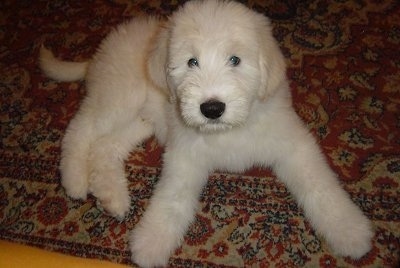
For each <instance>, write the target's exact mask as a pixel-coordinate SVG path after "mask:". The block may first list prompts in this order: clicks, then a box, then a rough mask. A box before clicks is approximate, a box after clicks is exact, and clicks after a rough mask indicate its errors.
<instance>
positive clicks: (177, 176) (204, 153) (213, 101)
mask: <svg viewBox="0 0 400 268" xmlns="http://www.w3.org/2000/svg"><path fill="white" fill-rule="evenodd" d="M41 67H42V69H43V70H44V72H45V73H46V74H47V75H48V76H49V77H52V78H54V79H57V80H61V81H72V80H77V79H82V78H85V79H86V81H87V96H86V98H85V99H84V100H83V103H82V105H81V108H80V110H79V112H78V113H77V115H76V116H75V118H73V120H72V121H71V123H70V124H69V126H68V129H67V132H66V134H65V137H64V139H63V143H62V159H61V167H60V168H61V173H62V185H63V186H64V187H65V190H66V192H67V194H68V195H69V196H71V197H72V198H80V199H85V198H86V195H87V194H88V193H91V194H93V195H94V196H96V197H97V198H98V200H99V202H100V203H101V205H102V206H103V207H104V208H105V209H106V210H107V211H108V212H109V213H110V214H112V215H114V216H117V217H124V215H125V214H126V213H127V212H128V211H129V209H130V197H129V192H128V187H127V179H126V177H125V174H124V166H123V164H124V162H123V161H124V159H126V158H127V156H128V153H129V152H130V151H131V150H132V149H134V148H135V146H136V145H137V144H138V143H141V142H142V141H143V140H144V139H146V138H148V137H150V136H151V135H155V136H156V137H157V138H158V140H159V141H160V143H162V144H164V145H165V153H164V156H163V157H164V158H163V160H164V167H163V171H162V175H161V179H160V182H159V183H158V185H157V186H156V189H155V191H154V196H153V197H152V198H151V201H150V204H149V206H148V207H147V210H146V212H145V214H144V215H143V218H142V219H141V221H140V222H139V223H138V225H137V226H136V227H135V229H134V230H133V232H132V234H131V239H130V247H131V251H132V259H133V261H134V262H136V263H138V264H139V265H141V266H146V267H148V266H160V265H166V264H167V262H168V259H169V256H170V255H171V254H172V253H173V251H174V250H175V249H176V248H177V247H179V246H180V244H181V242H182V240H183V237H184V235H185V232H186V230H187V229H188V227H189V225H190V224H191V222H192V221H193V220H194V216H195V213H196V207H197V205H198V197H199V195H200V192H201V191H202V188H203V186H204V185H205V184H206V181H207V177H208V175H209V174H210V172H212V171H213V170H215V169H219V170H229V171H234V172H241V171H244V170H245V169H247V168H250V167H252V166H254V165H258V166H262V167H266V166H271V167H272V168H273V170H274V172H275V173H276V174H277V176H278V177H279V178H280V179H281V180H282V181H283V182H284V183H285V184H286V186H287V187H288V189H289V190H290V191H291V193H292V194H293V195H294V197H295V198H296V200H297V202H298V203H299V204H300V206H301V207H302V208H303V209H304V213H305V215H306V216H307V218H308V220H309V221H310V222H311V224H312V226H313V227H314V228H315V230H317V231H318V233H320V234H322V235H323V236H324V237H325V239H326V241H327V242H328V243H329V244H330V246H331V247H332V248H333V250H334V251H335V252H336V253H337V254H340V255H346V256H350V257H353V258H360V257H361V256H362V255H364V254H365V253H366V252H368V251H369V250H370V248H371V238H372V236H373V232H372V230H371V226H370V222H369V221H368V219H367V218H366V217H365V216H364V215H363V213H362V212H361V211H360V209H359V208H358V207H357V206H356V205H355V204H353V203H352V201H351V200H350V198H349V196H348V195H347V193H346V192H345V191H344V190H343V189H342V188H341V186H340V184H339V182H338V180H337V178H336V175H335V174H334V173H333V172H332V171H331V169H330V168H329V166H328V164H327V163H326V161H325V160H324V157H323V155H322V154H321V151H320V150H319V148H318V146H317V145H316V143H315V141H314V139H313V137H312V135H310V134H309V132H308V131H307V129H306V127H305V126H304V125H303V123H302V122H301V120H300V119H299V117H298V116H297V115H296V113H295V112H294V110H293V108H292V105H291V96H290V92H289V88H288V82H287V80H286V76H285V64H284V59H283V56H282V54H281V52H280V50H279V48H278V45H277V43H276V41H275V40H274V38H273V36H272V33H271V26H270V22H269V20H268V19H267V18H265V17H264V16H262V15H261V14H257V13H255V12H253V11H251V10H250V9H248V8H246V7H245V6H243V5H241V4H239V3H235V2H227V1H211V0H210V1H194V2H189V3H187V4H185V5H184V6H183V7H182V8H180V9H179V10H178V11H177V12H175V13H174V14H173V15H172V16H171V17H170V18H169V20H167V21H160V20H158V19H155V18H147V19H133V20H132V21H130V22H128V23H126V24H123V25H120V26H119V27H118V28H117V29H116V30H114V31H112V32H111V33H110V34H109V35H108V37H107V38H106V39H105V40H104V41H103V42H102V44H101V46H100V49H99V50H98V52H97V53H96V55H95V56H94V57H93V59H92V60H91V61H90V63H89V62H83V63H74V62H65V61H61V60H58V59H56V58H55V57H54V56H53V54H52V53H51V52H50V51H48V50H46V49H45V48H42V50H41Z"/></svg>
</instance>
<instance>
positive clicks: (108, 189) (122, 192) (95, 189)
mask: <svg viewBox="0 0 400 268" xmlns="http://www.w3.org/2000/svg"><path fill="white" fill-rule="evenodd" d="M89 182H90V183H89V190H90V192H91V193H92V194H93V195H94V196H95V197H96V198H97V200H98V205H100V206H101V207H102V208H104V209H105V210H106V211H107V212H108V213H109V214H110V215H111V216H113V217H116V218H118V219H121V220H122V219H123V218H125V215H126V214H127V213H128V212H129V210H130V206H131V198H130V196H129V190H128V185H127V181H126V179H125V174H124V172H123V170H122V168H121V169H120V168H115V169H111V168H110V169H101V170H98V171H92V173H91V175H90V180H89Z"/></svg>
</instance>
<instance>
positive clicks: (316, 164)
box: [274, 122, 373, 259]
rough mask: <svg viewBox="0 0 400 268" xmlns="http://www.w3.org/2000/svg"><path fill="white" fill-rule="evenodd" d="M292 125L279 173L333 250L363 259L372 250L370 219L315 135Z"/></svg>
mask: <svg viewBox="0 0 400 268" xmlns="http://www.w3.org/2000/svg"><path fill="white" fill-rule="evenodd" d="M292 123H293V122H292ZM295 125H297V126H298V128H297V129H295V130H296V131H294V130H293V129H294V127H295ZM291 127H292V131H291V132H286V133H285V134H284V135H282V136H283V137H284V139H285V140H282V143H281V146H280V148H279V153H278V154H277V158H276V160H275V164H274V170H275V172H276V174H277V175H278V177H279V178H280V179H281V180H282V181H283V182H285V184H286V185H287V187H288V188H289V190H290V191H291V193H292V194H293V195H294V196H295V197H296V199H297V202H298V203H299V204H300V205H301V206H302V208H303V209H304V213H305V215H306V217H307V218H308V219H309V220H310V222H311V224H312V225H313V227H314V228H315V229H316V231H317V232H318V233H320V234H322V235H323V236H324V237H325V239H326V240H327V242H328V243H329V244H330V246H331V247H332V248H333V250H334V251H335V252H336V253H337V254H339V255H343V256H350V257H352V258H355V259H357V258H360V257H361V256H363V255H364V254H365V253H367V252H368V251H369V250H370V249H371V238H372V236H373V232H372V230H371V225H370V222H369V220H368V219H367V218H366V217H365V216H364V215H363V213H362V211H361V210H360V209H359V208H358V207H357V206H356V205H355V204H354V203H353V202H352V200H351V199H350V197H349V196H348V194H347V193H346V192H345V191H344V190H343V189H342V187H341V185H340V183H339V181H338V179H337V177H336V175H335V174H334V173H333V171H332V170H331V169H330V167H329V165H328V164H327V162H326V161H325V159H324V157H323V155H322V153H321V152H320V149H319V148H318V146H317V145H316V143H315V142H314V140H313V138H312V136H311V135H310V134H308V133H307V131H306V130H305V128H304V127H303V126H302V125H301V124H300V123H294V124H291Z"/></svg>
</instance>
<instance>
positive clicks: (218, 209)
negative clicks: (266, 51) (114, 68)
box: [0, 0, 400, 267]
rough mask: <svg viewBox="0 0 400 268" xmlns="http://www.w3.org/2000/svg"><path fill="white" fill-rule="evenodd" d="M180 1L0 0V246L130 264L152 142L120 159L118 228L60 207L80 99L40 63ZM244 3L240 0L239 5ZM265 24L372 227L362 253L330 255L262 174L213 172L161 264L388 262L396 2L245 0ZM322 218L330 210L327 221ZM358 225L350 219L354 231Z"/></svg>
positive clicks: (398, 55) (399, 114) (152, 168)
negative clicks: (65, 151)
mask: <svg viewBox="0 0 400 268" xmlns="http://www.w3.org/2000/svg"><path fill="white" fill-rule="evenodd" d="M178 2H182V1H127V0H115V1H106V0H103V1H101V0H88V1H68V0H54V1H44V0H42V1H39V0H37V1H13V0H2V1H1V2H0V105H1V106H0V124H1V125H0V126H1V132H0V138H1V143H0V238H1V239H5V240H11V241H16V242H19V243H24V244H29V245H34V246H37V247H41V248H45V249H48V250H53V251H58V252H63V253H67V254H72V255H77V256H84V257H89V258H97V259H108V260H111V261H113V262H118V263H125V264H130V265H133V264H132V263H131V261H130V253H129V251H128V247H127V240H128V232H129V230H132V229H133V227H134V226H135V224H136V223H137V222H138V220H139V219H140V216H141V214H142V213H143V211H144V209H145V207H146V204H147V202H148V200H149V197H150V196H151V193H152V189H153V186H154V184H155V183H156V182H157V180H158V179H159V176H160V155H161V153H162V148H160V147H159V146H158V145H157V143H156V141H155V140H154V139H151V140H149V141H147V142H146V143H144V144H143V145H142V146H141V147H140V148H139V149H138V150H137V151H136V152H134V153H132V154H131V157H130V159H129V161H127V166H126V171H127V174H128V175H129V180H130V184H129V187H130V190H131V193H132V209H131V211H130V214H129V216H128V219H127V220H125V221H124V222H118V220H116V219H114V218H111V217H109V216H108V215H106V214H105V213H103V212H102V211H101V210H99V209H98V208H97V207H96V200H95V199H94V198H89V200H87V201H86V202H82V201H73V200H71V199H69V198H68V197H67V196H66V195H65V193H64V190H63V189H62V187H61V186H60V174H59V171H58V168H57V166H58V162H59V160H60V159H59V155H60V140H61V139H62V137H63V133H64V131H65V128H66V126H67V124H68V122H69V120H70V119H71V117H72V116H73V114H74V113H75V112H76V111H77V108H78V105H79V101H80V100H81V99H82V96H83V95H84V94H85V86H84V84H83V83H60V84H57V83H55V82H53V81H51V80H48V79H47V78H45V77H44V76H43V75H42V74H41V72H40V70H39V69H38V67H37V54H38V50H39V48H40V45H41V44H42V43H45V44H46V45H47V46H48V47H50V48H52V50H53V51H55V53H56V54H57V55H60V56H61V57H63V58H65V59H72V60H82V59H87V58H89V57H90V56H91V55H92V54H93V53H94V51H95V50H96V46H97V45H98V44H99V42H100V41H101V39H102V38H103V37H104V36H105V35H106V34H107V33H108V32H109V30H110V29H111V28H112V27H114V26H115V25H117V24H118V23H120V22H122V21H124V20H126V19H128V18H131V17H134V16H138V15H143V14H153V15H167V14H170V13H171V12H172V11H173V10H174V9H176V6H177V5H178V4H179V3H178ZM244 2H246V1H244ZM248 6H250V7H252V8H253V9H255V10H258V11H259V12H262V13H265V14H266V15H267V16H269V17H270V18H271V19H272V21H273V24H274V26H275V29H274V34H275V36H276V38H277V39H278V40H279V43H280V46H281V48H282V50H283V52H284V55H285V57H286V60H287V64H288V67H289V68H288V76H289V78H290V79H291V81H292V82H291V88H292V92H293V96H294V106H295V108H296V111H297V112H298V113H299V115H300V116H301V117H302V118H303V119H304V121H305V122H306V123H307V124H308V126H309V127H310V129H311V131H312V132H313V133H314V134H315V136H316V137H317V138H318V140H319V142H320V144H321V146H322V148H323V151H324V152H325V154H326V155H327V157H328V159H329V163H330V164H331V166H332V168H333V169H334V170H335V171H336V172H337V173H338V174H339V176H340V178H341V180H342V184H343V187H344V188H345V189H346V190H347V191H348V192H349V193H350V195H351V197H352V199H353V200H354V202H355V203H357V204H358V205H359V206H360V207H361V208H362V210H363V211H364V212H365V214H366V215H367V216H368V217H369V218H370V219H371V220H372V221H373V224H374V228H375V231H376V235H375V237H374V240H373V250H372V251H371V252H370V253H369V254H368V255H367V256H365V257H364V258H362V259H360V260H358V261H354V260H351V259H348V258H339V257H336V256H334V255H333V254H332V252H331V251H330V249H329V248H328V247H327V245H326V243H325V242H324V241H323V240H322V239H321V238H320V237H319V236H318V235H317V234H316V233H315V232H314V231H313V230H312V229H311V227H310V224H309V222H308V221H306V220H305V219H304V216H303V213H302V211H301V210H300V209H299V208H298V207H297V205H296V203H295V202H294V200H293V198H292V197H291V195H290V193H289V192H288V191H287V190H286V188H285V187H284V185H283V184H282V183H280V182H279V181H277V180H276V178H275V177H274V176H273V174H272V173H271V172H270V171H268V170H257V169H253V170H251V171H249V172H247V173H246V174H230V173H215V174H213V175H212V176H211V177H210V180H209V183H208V185H207V187H206V188H205V190H204V192H203V194H202V196H201V206H200V210H199V212H198V214H197V217H196V222H195V223H194V224H193V225H192V226H191V228H190V231H189V232H188V234H187V235H186V237H185V242H184V244H183V246H182V247H181V248H179V249H178V250H177V251H176V252H175V254H174V255H173V256H172V258H171V259H170V266H171V267H206V266H210V267H218V266H220V267H319V266H320V267H353V266H355V267H396V266H397V265H399V262H400V257H399V256H400V186H399V184H400V50H399V47H400V2H399V1H396V0H391V1H390V0H386V1H373V0H362V1H344V0H336V1H324V0H308V1H296V0H286V1H277V0H271V1H249V2H248ZM327 213H328V212H327ZM354 224H357V223H354Z"/></svg>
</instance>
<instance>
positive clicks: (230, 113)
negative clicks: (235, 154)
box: [167, 1, 280, 132]
mask: <svg viewBox="0 0 400 268" xmlns="http://www.w3.org/2000/svg"><path fill="white" fill-rule="evenodd" d="M267 24H268V21H267V20H266V18H264V17H262V16H261V15H259V14H256V13H254V12H252V11H251V10H249V9H247V8H246V7H244V6H242V5H240V4H238V3H234V2H215V1H208V2H207V1H206V2H191V3H188V4H186V5H185V6H184V8H183V9H181V10H179V11H178V12H176V14H175V15H174V16H173V17H172V19H171V25H172V26H171V31H170V40H169V42H170V43H169V50H168V60H167V61H168V62H167V69H168V71H167V73H168V74H167V80H168V83H169V87H170V90H171V94H172V96H173V98H174V99H175V100H176V103H177V105H178V109H179V111H180V114H181V116H182V119H183V121H184V122H185V123H186V124H187V125H188V126H190V127H194V128H197V129H199V130H200V131H205V132H211V131H221V130H227V129H230V128H232V127H236V126H240V125H243V124H244V123H245V122H246V120H247V118H248V116H249V114H250V113H251V108H252V104H253V103H254V101H255V100H256V99H257V98H264V97H265V95H266V93H265V90H266V85H265V82H263V81H264V80H265V79H266V78H265V75H267V73H268V72H267V70H266V68H265V67H264V66H262V65H263V62H262V59H261V58H265V57H262V56H261V55H262V54H263V53H262V50H263V48H262V47H263V46H265V44H262V42H263V40H264V39H265V38H262V37H260V35H261V36H264V35H265V34H263V33H261V34H260V31H262V30H264V31H266V30H268V34H270V32H269V29H265V28H266V27H269V25H267ZM278 53H280V52H278Z"/></svg>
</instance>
